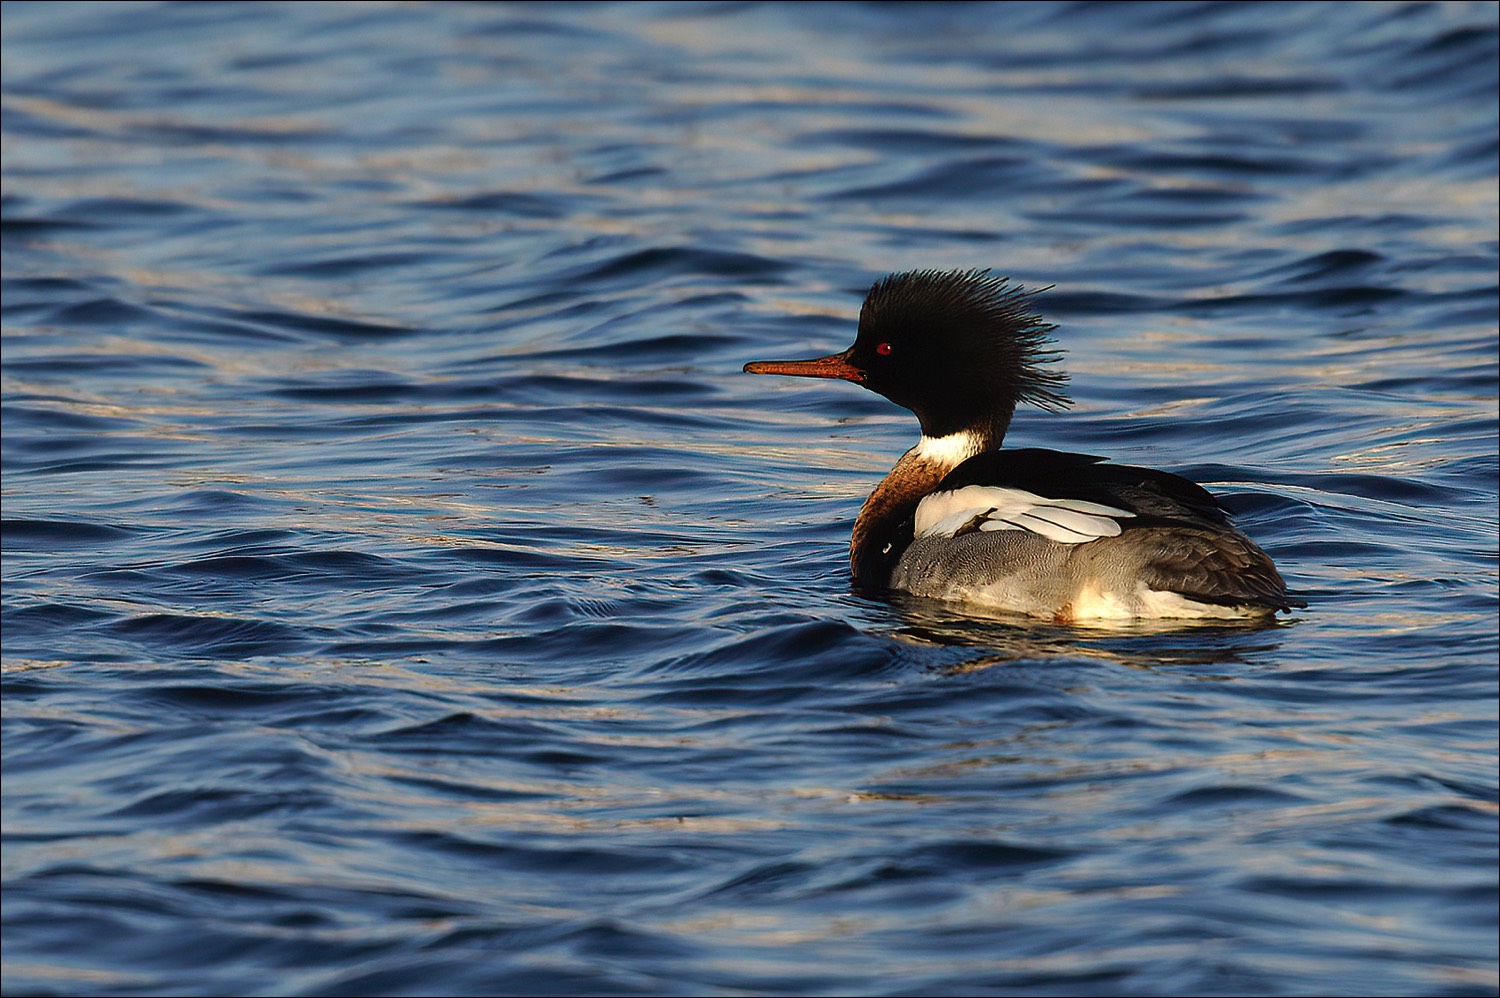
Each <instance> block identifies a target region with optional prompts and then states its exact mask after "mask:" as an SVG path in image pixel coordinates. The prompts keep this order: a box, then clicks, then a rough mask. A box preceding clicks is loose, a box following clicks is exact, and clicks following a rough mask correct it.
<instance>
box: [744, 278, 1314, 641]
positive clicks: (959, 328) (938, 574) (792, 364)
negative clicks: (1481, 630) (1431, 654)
mask: <svg viewBox="0 0 1500 998" xmlns="http://www.w3.org/2000/svg"><path fill="white" fill-rule="evenodd" d="M1036 296H1037V292H1033V291H1030V290H1028V289H1027V288H1025V287H1023V286H1021V285H1018V284H1014V283H1012V282H1011V281H1010V280H1009V279H1008V278H1005V277H999V276H994V275H993V274H992V273H991V271H990V270H988V269H983V270H950V271H938V270H916V271H909V272H905V273H895V274H890V275H888V276H886V277H884V278H882V279H880V280H878V281H876V282H875V283H874V285H872V286H871V288H870V290H869V293H868V294H867V295H866V297H865V300H864V304H863V305H862V306H861V308H860V313H859V325H858V329H857V332H856V334H855V339H854V344H853V345H852V346H850V347H849V348H848V349H847V350H844V351H843V352H841V353H836V354H832V355H830V356H827V357H818V358H815V359H811V360H790V361H786V360H781V361H774V360H772V361H753V362H751V363H748V364H746V365H745V366H744V370H745V372H746V373H749V374H763V375H786V376H791V377H799V378H823V379H833V380H840V381H848V382H852V383H854V384H856V385H859V386H860V387H862V388H865V389H868V390H869V391H872V392H875V393H877V394H879V395H882V396H884V397H885V398H887V399H889V400H890V401H892V402H894V403H896V404H897V405H899V406H902V407H904V408H906V409H908V410H910V411H911V412H912V413H913V414H914V415H915V416H916V418H917V421H918V423H919V424H920V427H921V438H920V439H919V440H918V442H917V444H916V446H914V447H912V448H911V449H910V450H908V451H907V452H906V453H905V454H903V455H902V456H901V458H900V460H898V461H897V462H896V465H895V467H894V468H892V469H891V471H890V473H889V474H887V475H886V476H885V479H884V480H883V481H881V482H880V484H879V485H877V486H876V487H875V489H874V491H873V492H871V493H870V496H869V498H868V499H866V500H865V503H864V505H863V507H861V509H860V511H859V515H858V516H857V517H856V518H855V521H854V529H853V533H852V535H851V537H850V543H849V569H850V574H851V576H852V580H853V583H854V586H855V588H856V589H858V590H862V591H865V592H871V593H882V592H897V593H909V594H911V595H913V596H918V597H927V598H931V599H938V600H948V601H954V602H958V603H965V604H971V605H976V606H983V607H986V608H990V609H995V610H1000V611H1003V612H1007V613H1015V614H1023V615H1025V616H1028V617H1037V618H1045V619H1050V620H1052V621H1053V622H1055V623H1060V624H1074V623H1086V622H1091V621H1100V622H1105V621H1126V620H1152V619H1193V618H1206V619H1210V620H1222V619H1255V618H1258V619H1262V620H1264V619H1266V618H1268V617H1274V616H1275V614H1277V613H1280V612H1285V613H1289V612H1291V611H1292V610H1293V609H1294V608H1300V607H1305V606H1306V605H1307V604H1306V602H1305V601H1304V600H1301V599H1298V598H1295V597H1294V596H1292V595H1290V594H1289V593H1288V591H1287V585H1286V582H1285V581H1284V580H1283V579H1282V577H1281V574H1280V573H1279V572H1278V571H1277V570H1276V566H1275V565H1274V564H1273V563H1272V561H1271V558H1270V557H1269V556H1268V555H1267V554H1266V553H1265V551H1263V550H1262V549H1261V548H1260V547H1259V546H1258V545H1257V544H1256V543H1255V542H1254V541H1252V540H1251V539H1250V538H1249V537H1247V536H1246V535H1245V534H1244V533H1242V532H1241V531H1240V530H1239V529H1238V528H1237V527H1236V526H1235V525H1234V522H1233V518H1232V517H1231V515H1230V511H1229V510H1228V509H1227V508H1226V507H1225V506H1224V504H1223V503H1222V502H1221V501H1220V500H1219V499H1218V498H1216V497H1215V496H1214V495H1212V494H1211V493H1210V492H1208V490H1206V489H1204V488H1203V487H1202V486H1200V485H1198V484H1196V483H1194V482H1192V481H1190V480H1188V479H1186V478H1183V477H1181V476H1179V475H1174V474H1172V473H1170V472H1166V471H1157V470H1154V469H1150V468H1138V467H1133V466H1130V465H1125V464H1115V463H1112V462H1110V461H1108V460H1107V459H1104V458H1100V457H1093V456H1090V455H1085V454H1070V453H1065V452H1061V451H1055V450H1047V449H1043V448H1035V447H1024V448H1004V447H1002V446H1001V445H1002V444H1003V442H1004V440H1005V435H1006V432H1007V431H1008V430H1009V429H1010V424H1011V420H1012V417H1013V416H1014V415H1015V411H1016V407H1017V405H1019V404H1021V403H1023V402H1024V403H1027V404H1030V405H1034V406H1037V407H1039V408H1041V409H1043V410H1046V411H1050V412H1060V411H1061V410H1063V409H1066V408H1068V407H1069V406H1071V405H1072V402H1071V400H1070V398H1069V396H1068V393H1067V386H1068V378H1067V375H1066V374H1065V373H1064V372H1063V370H1062V369H1061V366H1060V361H1061V357H1062V351H1061V350H1060V349H1058V348H1057V347H1056V346H1055V343H1054V341H1053V339H1052V336H1051V334H1052V332H1053V331H1054V330H1055V328H1056V327H1055V326H1053V325H1052V324H1050V323H1047V322H1045V321H1043V319H1042V318H1041V316H1040V315H1038V314H1037V311H1036V309H1035V305H1034V302H1035V298H1036Z"/></svg>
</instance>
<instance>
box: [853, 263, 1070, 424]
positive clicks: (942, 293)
mask: <svg viewBox="0 0 1500 998" xmlns="http://www.w3.org/2000/svg"><path fill="white" fill-rule="evenodd" d="M1032 297H1033V292H1029V291H1027V290H1026V289H1025V288H1023V287H1020V286H1019V285H1012V284H1011V283H1010V282H1009V280H1008V279H1007V278H1004V277H993V276H991V275H990V272H989V271H988V270H951V271H937V270H917V271H911V272H909V273H904V274H891V275H890V276H889V277H886V278H883V279H882V280H879V281H876V282H875V284H874V286H873V287H871V288H870V293H869V294H868V295H867V296H866V297H865V303H864V307H863V308H861V309H860V313H859V335H858V336H857V338H856V339H855V342H854V346H852V347H850V348H849V351H848V354H847V356H848V362H849V363H850V364H851V365H853V366H854V367H856V368H858V369H859V370H860V371H862V372H864V375H865V376H864V378H863V379H862V380H861V382H860V383H861V384H863V385H864V386H865V387H866V388H868V389H870V390H871V391H874V392H878V393H880V394H881V395H884V396H885V397H886V398H888V399H890V400H891V401H892V402H895V403H896V404H897V405H900V406H904V407H906V408H907V409H910V410H911V411H912V412H914V413H916V416H917V418H918V419H919V420H920V421H921V423H922V432H923V433H924V434H926V435H927V436H929V437H941V436H947V435H949V434H951V433H956V432H958V431H960V430H977V431H980V432H984V433H987V434H988V435H989V436H990V437H991V438H992V440H993V443H994V444H996V445H998V444H999V442H1000V441H1001V439H1003V438H1004V436H1005V431H1006V429H1007V428H1008V427H1009V426H1010V419H1011V416H1012V414H1013V413H1014V412H1015V408H1016V404H1017V403H1018V402H1030V403H1031V404H1033V405H1036V406H1040V407H1041V408H1043V409H1047V410H1049V411H1053V412H1055V411H1057V410H1060V409H1065V408H1067V407H1068V406H1069V405H1071V404H1072V403H1071V401H1070V400H1069V399H1068V396H1067V394H1066V386H1067V383H1068V376H1067V375H1066V374H1065V373H1064V372H1063V371H1062V370H1060V369H1057V368H1054V367H1049V365H1053V364H1056V363H1057V362H1058V361H1059V360H1060V359H1061V357H1062V352H1061V351H1060V350H1057V349H1053V348H1052V347H1051V340H1050V339H1049V337H1048V333H1050V332H1051V331H1052V330H1053V329H1054V328H1056V327H1054V326H1052V325H1050V324H1049V323H1046V322H1043V321H1042V319H1041V317H1040V316H1039V315H1037V314H1036V312H1034V311H1033V310H1032V307H1031V299H1032Z"/></svg>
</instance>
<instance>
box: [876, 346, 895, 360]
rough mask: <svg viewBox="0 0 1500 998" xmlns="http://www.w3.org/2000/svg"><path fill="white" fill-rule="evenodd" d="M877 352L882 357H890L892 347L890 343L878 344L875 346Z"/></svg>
mask: <svg viewBox="0 0 1500 998" xmlns="http://www.w3.org/2000/svg"><path fill="white" fill-rule="evenodd" d="M875 352H876V353H878V354H880V356H882V357H889V356H890V355H891V345H890V344H889V343H877V344H875Z"/></svg>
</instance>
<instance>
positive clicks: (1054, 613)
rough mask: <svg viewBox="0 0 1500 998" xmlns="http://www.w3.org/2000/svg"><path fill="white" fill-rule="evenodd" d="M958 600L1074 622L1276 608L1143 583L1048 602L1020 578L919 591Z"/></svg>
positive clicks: (1223, 615)
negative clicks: (1223, 602) (1208, 599)
mask: <svg viewBox="0 0 1500 998" xmlns="http://www.w3.org/2000/svg"><path fill="white" fill-rule="evenodd" d="M918 595H925V596H934V597H937V598H939V599H949V600H957V601H959V602H964V603H973V604H976V605H979V606H985V607H990V608H993V609H996V610H1008V611H1010V612H1012V613H1021V614H1025V615H1026V616H1028V617H1042V618H1046V619H1048V620H1065V621H1068V622H1074V623H1087V622H1098V623H1108V622H1123V621H1131V620H1247V619H1251V618H1254V617H1261V616H1265V615H1266V614H1267V613H1269V612H1270V611H1268V610H1263V609H1260V608H1258V607H1240V606H1220V605H1218V604H1215V603H1200V602H1198V601H1197V600H1192V599H1188V598H1187V597H1186V596H1183V595H1181V594H1180V593H1171V592H1163V591H1161V590H1157V589H1150V588H1147V587H1146V586H1145V585H1144V584H1138V585H1137V586H1136V587H1135V589H1134V590H1133V591H1130V592H1114V591H1110V590H1105V589H1099V588H1096V587H1093V586H1085V587H1082V588H1080V589H1079V590H1077V591H1076V592H1074V593H1073V594H1072V596H1071V598H1069V599H1066V600H1065V601H1063V602H1062V603H1061V604H1060V605H1059V604H1055V603H1053V602H1050V601H1047V602H1043V601H1040V600H1038V599H1037V598H1036V597H1035V595H1033V594H1030V593H1027V592H1025V591H1019V590H1018V589H1017V587H1016V586H1015V585H1014V583H1007V582H1003V581H1002V582H996V583H994V584H991V585H987V586H980V587H972V588H971V587H954V588H952V589H950V590H949V591H947V592H945V593H918Z"/></svg>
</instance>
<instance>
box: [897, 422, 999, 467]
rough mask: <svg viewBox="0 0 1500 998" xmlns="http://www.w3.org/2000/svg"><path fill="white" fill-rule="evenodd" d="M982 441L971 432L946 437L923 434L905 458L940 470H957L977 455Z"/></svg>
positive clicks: (977, 435) (959, 432)
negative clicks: (934, 466) (937, 467)
mask: <svg viewBox="0 0 1500 998" xmlns="http://www.w3.org/2000/svg"><path fill="white" fill-rule="evenodd" d="M983 447H984V441H983V440H982V439H980V436H979V434H977V433H975V432H973V431H972V430H959V431H958V432H957V433H950V434H948V435H947V436H946V437H929V436H927V435H926V434H923V436H922V439H921V440H919V441H917V445H916V446H915V447H913V448H912V449H911V450H909V451H907V452H906V456H907V457H910V458H913V459H915V460H918V461H924V462H926V463H928V464H935V465H938V466H939V467H942V468H949V469H951V468H957V467H958V466H959V465H961V464H963V463H964V462H965V461H967V460H968V459H969V458H971V457H973V456H974V455H975V454H978V453H979V452H980V450H982V449H983Z"/></svg>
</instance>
